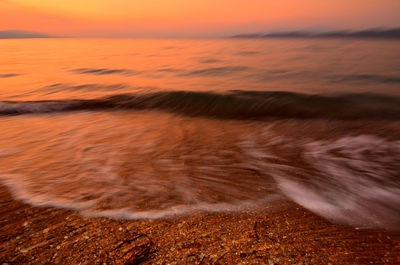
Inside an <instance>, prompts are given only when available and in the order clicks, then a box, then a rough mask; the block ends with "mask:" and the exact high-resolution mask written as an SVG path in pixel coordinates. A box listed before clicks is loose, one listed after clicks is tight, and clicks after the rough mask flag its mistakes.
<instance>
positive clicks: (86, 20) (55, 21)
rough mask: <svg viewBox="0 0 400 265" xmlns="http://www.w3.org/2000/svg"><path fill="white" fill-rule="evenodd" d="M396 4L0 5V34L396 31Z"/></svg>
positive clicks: (360, 0) (321, 0) (77, 1)
mask: <svg viewBox="0 0 400 265" xmlns="http://www.w3.org/2000/svg"><path fill="white" fill-rule="evenodd" d="M399 14H400V1H399V0H0V30H27V31H36V32H42V33H47V34H52V35H63V36H87V37H92V36H93V37H94V36H95V37H128V36H132V37H133V36H155V37H157V36H171V37H174V36H226V35H231V34H239V33H255V32H267V31H271V30H298V29H316V30H333V29H366V28H376V27H399V26H400V15H399Z"/></svg>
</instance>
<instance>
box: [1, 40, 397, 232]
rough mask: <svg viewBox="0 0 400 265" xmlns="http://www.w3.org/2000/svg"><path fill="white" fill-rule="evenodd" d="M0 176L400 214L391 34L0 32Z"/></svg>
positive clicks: (105, 193) (137, 213)
mask: <svg viewBox="0 0 400 265" xmlns="http://www.w3.org/2000/svg"><path fill="white" fill-rule="evenodd" d="M0 49H1V53H0V60H1V61H2V62H5V63H2V64H1V65H0V99H1V102H0V128H1V131H2V134H1V136H0V158H1V159H0V182H1V183H2V184H4V185H6V186H7V187H8V188H9V189H10V190H11V192H12V194H13V195H14V196H15V197H16V198H17V199H20V200H23V201H25V202H27V203H30V204H32V205H36V206H54V207H62V208H70V209H77V210H79V211H81V213H83V214H85V215H88V216H110V217H115V218H132V219H136V218H161V217H166V216H171V215H176V214H190V213H191V212H192V211H196V210H206V211H241V210H247V209H257V208H260V207H265V206H268V204H269V203H271V202H272V201H275V200H293V201H295V202H296V203H299V204H300V205H302V206H304V207H306V208H308V209H310V210H312V211H314V212H315V213H317V214H320V215H322V216H324V217H326V218H328V219H330V220H333V221H336V222H340V223H348V224H352V225H355V226H361V227H381V228H391V229H398V228H399V227H400V211H399V209H400V179H399V176H400V174H399V173H400V133H399V131H400V130H399V129H400V120H399V118H400V94H399V92H400V64H399V63H398V62H397V61H396V60H394V58H398V57H399V55H400V48H399V45H398V42H397V41H389V40H388V41H385V40H373V41H371V40H349V39H347V40H332V39H329V40H328V39H326V40H324V39H318V40H312V39H304V40H290V39H282V40H279V39H274V40H268V39H265V40H239V39H235V40H230V39H221V40H218V39H206V40H201V39H196V40H194V39H192V40H187V39H177V40H163V39H154V40H145V39H123V40H93V39H45V40H43V39H41V40H4V41H3V40H2V41H1V42H0Z"/></svg>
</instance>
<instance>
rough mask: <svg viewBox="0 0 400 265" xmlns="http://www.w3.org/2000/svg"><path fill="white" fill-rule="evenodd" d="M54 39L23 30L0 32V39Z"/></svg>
mask: <svg viewBox="0 0 400 265" xmlns="http://www.w3.org/2000/svg"><path fill="white" fill-rule="evenodd" d="M26 38H54V37H53V36H50V35H46V34H42V33H37V32H31V31H23V30H3V31H0V39H26Z"/></svg>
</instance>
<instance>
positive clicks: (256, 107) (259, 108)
mask: <svg viewBox="0 0 400 265" xmlns="http://www.w3.org/2000/svg"><path fill="white" fill-rule="evenodd" d="M107 110H109V111H111V110H158V111H166V112H172V113H177V114H181V115H187V116H206V117H214V118H223V119H266V118H297V119H312V118H322V119H341V120H354V119H386V120H397V119H400V97H399V96H389V95H381V94H341V95H309V94H300V93H292V92H258V91H243V90H234V91H230V92H229V93H227V94H218V93H211V92H190V91H167V92H154V93H148V94H117V95H112V96H108V97H104V98H97V99H82V100H79V99H77V100H48V101H2V102H0V115H20V114H40V113H56V112H69V111H107Z"/></svg>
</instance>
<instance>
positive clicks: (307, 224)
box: [0, 187, 400, 264]
mask: <svg viewBox="0 0 400 265" xmlns="http://www.w3.org/2000/svg"><path fill="white" fill-rule="evenodd" d="M0 205H1V208H0V209H1V210H0V262H1V264H142V263H143V264H399V263H400V233H398V232H388V231H382V230H362V229H355V228H353V227H349V226H343V225H336V224H332V223H330V222H329V221H326V220H324V219H322V218H320V217H318V216H316V215H314V214H313V213H310V212H309V211H307V210H305V209H304V208H302V207H300V206H298V205H296V204H294V203H289V202H283V201H282V202H276V203H275V204H272V205H271V207H269V208H268V209H263V210H259V211H253V212H240V213H206V212H197V213H194V214H192V215H190V216H180V217H174V218H167V219H159V220H113V219H108V218H85V217H82V216H80V215H79V214H78V213H77V212H75V211H68V210H61V209H54V208H35V207H31V206H29V205H26V204H24V203H21V202H18V201H15V200H13V199H12V197H11V196H10V193H9V192H8V191H7V189H5V188H4V187H0Z"/></svg>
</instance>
